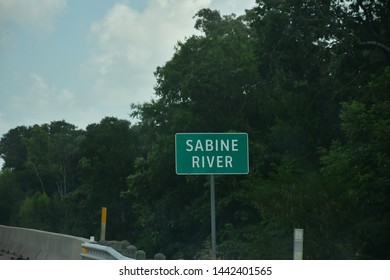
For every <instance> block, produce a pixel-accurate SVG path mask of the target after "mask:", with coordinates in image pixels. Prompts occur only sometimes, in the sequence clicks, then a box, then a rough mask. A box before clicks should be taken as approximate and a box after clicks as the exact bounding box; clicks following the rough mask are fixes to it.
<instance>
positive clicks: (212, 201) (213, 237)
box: [210, 175, 217, 260]
mask: <svg viewBox="0 0 390 280" xmlns="http://www.w3.org/2000/svg"><path fill="white" fill-rule="evenodd" d="M210 205H211V253H212V256H213V259H214V260H215V259H216V257H217V254H216V247H217V238H216V227H215V180H214V175H210Z"/></svg>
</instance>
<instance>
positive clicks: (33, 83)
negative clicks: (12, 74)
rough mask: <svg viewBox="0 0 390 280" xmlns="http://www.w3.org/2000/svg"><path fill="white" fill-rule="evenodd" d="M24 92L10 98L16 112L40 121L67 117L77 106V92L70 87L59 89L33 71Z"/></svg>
mask: <svg viewBox="0 0 390 280" xmlns="http://www.w3.org/2000/svg"><path fill="white" fill-rule="evenodd" d="M24 92H25V93H24V94H22V95H19V96H15V97H13V98H12V99H11V100H10V102H11V103H10V106H11V107H12V108H13V110H14V112H18V113H19V114H20V115H24V116H26V117H27V118H28V119H30V120H31V121H36V122H38V123H41V122H45V121H46V122H47V121H48V120H49V121H51V120H55V119H66V118H67V116H68V111H69V110H77V108H75V104H76V100H75V94H74V93H73V92H72V91H71V90H69V89H57V88H56V87H55V86H52V85H49V84H48V83H47V82H46V80H45V79H44V78H43V77H42V76H41V75H39V74H37V73H31V74H30V76H29V82H28V83H27V84H26V88H25V89H24Z"/></svg>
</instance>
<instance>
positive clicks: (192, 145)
mask: <svg viewBox="0 0 390 280" xmlns="http://www.w3.org/2000/svg"><path fill="white" fill-rule="evenodd" d="M175 149H176V151H175V152H176V174H178V175H189V174H194V175H195V174H197V175H200V174H248V173H249V157H248V134H247V133H177V134H176V136H175Z"/></svg>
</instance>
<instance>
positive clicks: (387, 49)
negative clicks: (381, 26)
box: [360, 41, 390, 54]
mask: <svg viewBox="0 0 390 280" xmlns="http://www.w3.org/2000/svg"><path fill="white" fill-rule="evenodd" d="M360 45H363V46H375V47H379V48H381V49H382V50H383V51H385V52H387V53H389V54H390V48H389V47H388V46H386V45H384V44H382V43H379V42H376V41H366V42H361V43H360Z"/></svg>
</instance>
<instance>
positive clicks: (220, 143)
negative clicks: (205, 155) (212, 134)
mask: <svg viewBox="0 0 390 280" xmlns="http://www.w3.org/2000/svg"><path fill="white" fill-rule="evenodd" d="M186 146H187V148H186V151H187V152H193V151H195V152H198V151H200V152H204V151H206V152H224V151H226V152H238V140H237V139H226V140H223V139H222V140H218V139H215V140H211V139H206V140H204V143H202V140H196V143H195V146H194V144H193V141H192V140H191V139H189V140H187V141H186Z"/></svg>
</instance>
